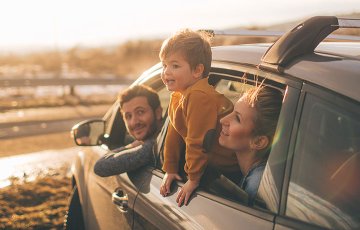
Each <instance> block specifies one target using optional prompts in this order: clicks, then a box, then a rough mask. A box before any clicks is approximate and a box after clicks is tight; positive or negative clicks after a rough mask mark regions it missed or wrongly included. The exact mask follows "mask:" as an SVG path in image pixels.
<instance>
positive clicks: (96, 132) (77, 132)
mask: <svg viewBox="0 0 360 230" xmlns="http://www.w3.org/2000/svg"><path fill="white" fill-rule="evenodd" d="M71 134H72V136H73V137H74V142H75V144H77V145H80V146H96V145H101V144H104V143H105V141H106V140H105V139H106V137H105V135H104V134H105V121H103V120H86V121H82V122H79V123H78V124H76V125H74V126H73V127H72V129H71Z"/></svg>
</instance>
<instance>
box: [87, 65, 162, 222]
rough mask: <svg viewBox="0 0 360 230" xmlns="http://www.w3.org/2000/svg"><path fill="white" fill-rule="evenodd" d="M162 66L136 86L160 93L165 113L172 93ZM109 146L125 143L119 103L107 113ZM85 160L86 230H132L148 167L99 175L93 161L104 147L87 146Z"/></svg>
mask: <svg viewBox="0 0 360 230" xmlns="http://www.w3.org/2000/svg"><path fill="white" fill-rule="evenodd" d="M160 67H161V66H159V65H156V66H155V67H154V68H152V69H150V70H149V71H147V72H145V74H144V75H142V76H141V77H140V78H139V79H138V80H137V81H136V82H135V83H134V84H133V85H135V84H145V85H149V86H150V87H152V88H153V89H154V90H156V91H157V92H158V94H159V96H160V101H161V106H162V107H163V108H164V110H163V114H165V113H166V107H167V105H168V101H169V92H168V91H167V90H166V88H165V87H164V85H163V84H162V82H161V78H160V73H161V71H160ZM104 119H105V120H106V133H107V135H106V138H107V145H108V146H107V147H108V148H109V149H115V148H117V147H120V146H123V145H125V144H126V140H127V139H128V137H129V136H128V134H127V131H126V127H125V124H124V121H123V119H122V116H121V115H120V112H119V103H115V104H114V106H113V107H112V108H111V109H110V110H109V112H108V113H107V114H106V115H105V117H104ZM86 151H87V152H86V153H85V154H84V161H85V162H86V163H85V165H86V168H85V171H86V172H85V174H86V175H87V179H86V181H87V184H86V188H87V190H86V194H87V196H86V197H87V206H86V208H85V210H86V212H87V214H86V216H87V220H86V222H87V223H88V225H87V229H132V228H133V225H134V222H133V207H134V202H135V199H136V196H137V193H138V190H139V189H140V188H141V186H142V184H143V183H144V181H145V179H146V178H148V177H149V173H148V171H146V170H141V169H140V170H137V171H135V172H129V173H122V174H119V175H116V176H110V177H100V176H98V175H96V174H95V173H94V164H95V163H96V161H97V160H98V159H99V158H100V157H102V156H103V155H104V154H106V153H108V152H109V151H110V150H108V149H107V148H103V147H101V146H95V147H91V148H86Z"/></svg>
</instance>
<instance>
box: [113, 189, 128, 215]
mask: <svg viewBox="0 0 360 230" xmlns="http://www.w3.org/2000/svg"><path fill="white" fill-rule="evenodd" d="M111 200H112V202H113V203H114V204H115V205H116V206H117V207H118V209H119V210H120V212H122V213H125V212H127V210H128V201H129V198H128V195H127V194H124V192H123V191H122V190H121V189H116V190H115V192H113V194H112V196H111Z"/></svg>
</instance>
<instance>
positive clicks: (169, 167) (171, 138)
mask: <svg viewBox="0 0 360 230" xmlns="http://www.w3.org/2000/svg"><path fill="white" fill-rule="evenodd" d="M183 143H184V141H183V139H182V137H181V136H180V134H179V133H178V132H177V131H176V130H175V129H174V127H173V126H172V124H171V122H170V123H169V126H168V130H167V133H166V137H165V144H164V163H163V166H162V170H164V171H165V172H167V173H178V171H179V161H180V154H181V152H180V151H181V149H182V145H183Z"/></svg>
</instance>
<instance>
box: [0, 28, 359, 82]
mask: <svg viewBox="0 0 360 230" xmlns="http://www.w3.org/2000/svg"><path fill="white" fill-rule="evenodd" d="M295 23H296V22H293V23H292V24H291V23H288V24H284V25H285V26H286V28H285V29H284V28H282V27H281V28H282V30H283V31H286V30H287V29H288V28H292V27H293V25H295ZM284 25H281V26H284ZM274 28H276V27H274ZM274 28H273V29H274ZM247 29H254V30H258V29H262V30H264V29H266V28H260V27H252V28H247ZM268 29H269V28H268ZM270 29H271V28H270ZM336 33H338V34H349V35H357V36H359V35H360V31H359V30H356V29H350V30H349V29H347V30H346V31H343V30H342V29H340V30H338V31H336ZM275 39H276V38H269V37H268V38H261V37H239V36H216V37H214V38H213V39H212V46H219V45H233V44H246V43H257V42H258V43H261V42H273V41H275ZM162 41H163V40H160V39H158V40H132V41H127V42H125V43H122V44H119V45H117V46H113V47H93V48H84V47H73V48H70V49H68V50H62V51H60V50H50V51H42V52H34V53H28V54H22V55H15V54H7V55H0V77H20V78H24V77H34V78H36V77H44V76H45V77H109V76H111V77H129V78H137V77H138V76H139V75H140V74H141V73H142V72H143V71H145V70H146V69H147V68H149V67H151V66H152V65H154V64H156V63H157V62H159V57H158V54H159V50H160V47H161V44H162Z"/></svg>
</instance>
